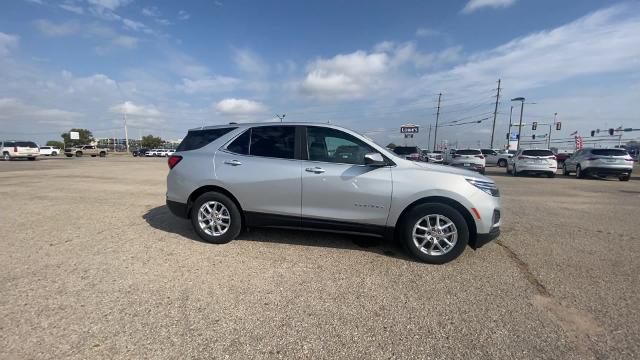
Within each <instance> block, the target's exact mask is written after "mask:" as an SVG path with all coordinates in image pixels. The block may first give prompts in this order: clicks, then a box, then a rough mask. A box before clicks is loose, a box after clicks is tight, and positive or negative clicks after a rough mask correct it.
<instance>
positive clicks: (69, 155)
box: [65, 154, 73, 157]
mask: <svg viewBox="0 0 640 360" xmlns="http://www.w3.org/2000/svg"><path fill="white" fill-rule="evenodd" d="M65 155H67V157H73V155H72V154H65Z"/></svg>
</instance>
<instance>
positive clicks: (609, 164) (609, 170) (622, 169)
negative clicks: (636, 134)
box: [562, 148, 633, 181]
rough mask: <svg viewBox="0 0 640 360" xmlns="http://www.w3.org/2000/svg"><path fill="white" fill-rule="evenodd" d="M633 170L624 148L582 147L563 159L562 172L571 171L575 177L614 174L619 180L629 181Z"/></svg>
mask: <svg viewBox="0 0 640 360" xmlns="http://www.w3.org/2000/svg"><path fill="white" fill-rule="evenodd" d="M632 170H633V158H632V157H631V155H629V153H628V152H627V150H625V149H616V148H614V149H582V150H578V151H576V153H575V154H573V155H572V156H571V157H570V158H568V159H566V160H565V161H564V165H563V166H562V173H563V174H564V175H565V176H566V175H569V174H570V173H572V172H575V173H576V177H577V178H582V177H585V176H590V175H595V176H599V177H606V176H616V177H618V179H619V180H620V181H629V179H630V178H631V171H632Z"/></svg>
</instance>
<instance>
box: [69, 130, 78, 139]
mask: <svg viewBox="0 0 640 360" xmlns="http://www.w3.org/2000/svg"><path fill="white" fill-rule="evenodd" d="M69 139H71V140H80V133H79V132H77V131H69Z"/></svg>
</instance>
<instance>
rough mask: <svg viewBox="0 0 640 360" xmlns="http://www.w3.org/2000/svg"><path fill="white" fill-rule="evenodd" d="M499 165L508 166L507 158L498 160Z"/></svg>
mask: <svg viewBox="0 0 640 360" xmlns="http://www.w3.org/2000/svg"><path fill="white" fill-rule="evenodd" d="M498 166H499V167H507V160H505V159H500V160H498Z"/></svg>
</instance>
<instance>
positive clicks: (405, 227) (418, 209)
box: [400, 203, 469, 264]
mask: <svg viewBox="0 0 640 360" xmlns="http://www.w3.org/2000/svg"><path fill="white" fill-rule="evenodd" d="M436 214H437V215H444V216H446V217H447V218H449V219H450V220H451V221H452V222H453V224H454V225H455V226H456V228H457V231H458V241H457V242H456V244H455V245H454V247H453V248H452V249H451V250H450V251H449V252H447V253H445V254H442V255H429V254H426V253H425V252H423V251H421V250H420V249H419V248H418V245H416V244H415V243H414V241H413V227H414V225H415V224H416V223H417V222H418V220H420V219H421V218H423V217H425V216H427V215H436ZM400 226H401V230H400V237H401V241H402V243H403V245H404V247H405V248H406V249H407V251H408V252H409V254H410V255H411V256H412V257H414V258H415V259H417V260H420V261H423V262H426V263H429V264H444V263H447V262H449V261H452V260H454V259H455V258H457V257H458V256H460V254H462V252H463V251H464V249H465V247H466V246H467V244H468V243H469V227H468V225H467V222H466V221H465V220H464V217H463V216H462V214H460V212H458V210H456V209H454V208H452V207H451V206H449V205H445V204H440V203H425V204H420V205H417V206H415V207H414V208H413V209H411V210H410V211H409V212H408V213H407V214H406V215H405V217H404V219H403V220H402V223H401V225H400Z"/></svg>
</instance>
